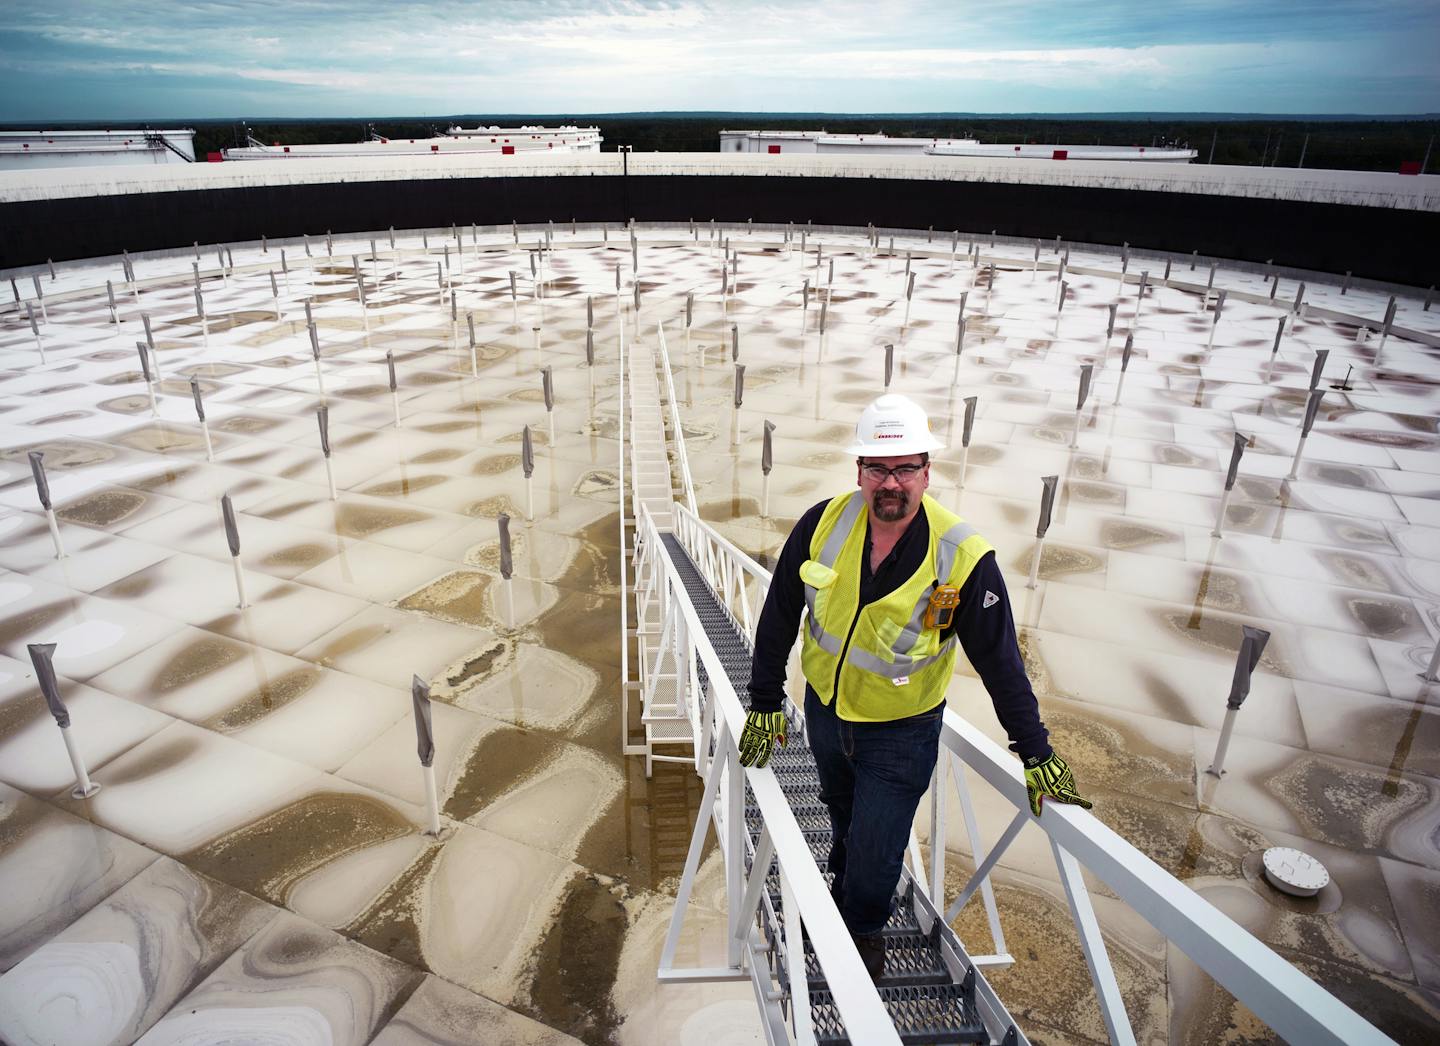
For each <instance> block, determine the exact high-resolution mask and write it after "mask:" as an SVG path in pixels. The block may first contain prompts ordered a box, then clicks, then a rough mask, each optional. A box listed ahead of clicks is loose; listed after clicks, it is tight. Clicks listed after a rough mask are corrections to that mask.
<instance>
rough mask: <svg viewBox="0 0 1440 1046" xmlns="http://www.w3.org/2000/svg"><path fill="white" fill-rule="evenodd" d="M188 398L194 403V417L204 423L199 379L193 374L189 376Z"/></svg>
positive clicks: (203, 405) (203, 406)
mask: <svg viewBox="0 0 1440 1046" xmlns="http://www.w3.org/2000/svg"><path fill="white" fill-rule="evenodd" d="M190 398H191V399H193V400H194V401H195V416H196V417H197V418H199V419H200V420H201V421H204V420H205V401H204V400H203V399H201V398H200V379H199V378H197V377H195V376H194V375H193V374H192V375H191V376H190Z"/></svg>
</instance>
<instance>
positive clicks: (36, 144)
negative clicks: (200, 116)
mask: <svg viewBox="0 0 1440 1046" xmlns="http://www.w3.org/2000/svg"><path fill="white" fill-rule="evenodd" d="M194 162H195V131H194V129H193V128H187V129H177V130H167V131H149V130H144V131H140V130H137V131H0V170H5V171H16V170H34V169H37V168H41V167H108V166H115V165H117V164H124V165H126V166H135V165H137V164H148V165H157V164H169V163H194Z"/></svg>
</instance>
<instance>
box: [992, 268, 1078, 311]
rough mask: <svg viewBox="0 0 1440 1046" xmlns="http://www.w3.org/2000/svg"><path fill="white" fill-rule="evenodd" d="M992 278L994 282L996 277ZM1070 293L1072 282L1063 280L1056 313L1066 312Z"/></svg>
mask: <svg viewBox="0 0 1440 1046" xmlns="http://www.w3.org/2000/svg"><path fill="white" fill-rule="evenodd" d="M990 278H991V279H992V280H993V279H994V278H995V277H994V275H993V274H992V275H991V277H990ZM992 286H993V284H992ZM1069 293H1070V281H1068V280H1061V281H1060V301H1059V302H1058V303H1057V304H1056V306H1055V311H1056V312H1057V313H1059V312H1064V311H1065V298H1066V296H1067V295H1068V294H1069Z"/></svg>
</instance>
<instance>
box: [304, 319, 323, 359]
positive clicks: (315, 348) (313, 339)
mask: <svg viewBox="0 0 1440 1046" xmlns="http://www.w3.org/2000/svg"><path fill="white" fill-rule="evenodd" d="M306 326H307V327H308V329H309V331H310V354H311V355H312V356H314V357H315V360H316V362H319V360H320V332H319V331H317V330H316V329H315V324H314V323H310V324H307V325H306Z"/></svg>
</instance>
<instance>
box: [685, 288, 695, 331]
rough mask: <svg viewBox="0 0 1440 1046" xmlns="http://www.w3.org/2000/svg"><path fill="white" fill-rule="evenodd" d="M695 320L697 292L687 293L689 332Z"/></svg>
mask: <svg viewBox="0 0 1440 1046" xmlns="http://www.w3.org/2000/svg"><path fill="white" fill-rule="evenodd" d="M694 319H695V292H694V291H686V292H685V327H686V329H687V330H688V329H689V328H690V325H691V323H693V322H694Z"/></svg>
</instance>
